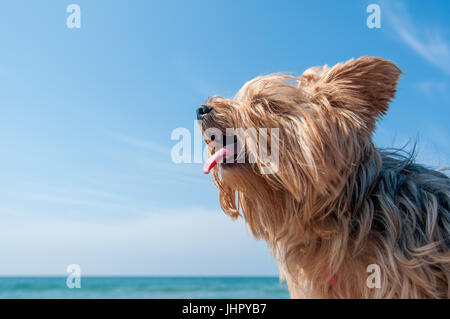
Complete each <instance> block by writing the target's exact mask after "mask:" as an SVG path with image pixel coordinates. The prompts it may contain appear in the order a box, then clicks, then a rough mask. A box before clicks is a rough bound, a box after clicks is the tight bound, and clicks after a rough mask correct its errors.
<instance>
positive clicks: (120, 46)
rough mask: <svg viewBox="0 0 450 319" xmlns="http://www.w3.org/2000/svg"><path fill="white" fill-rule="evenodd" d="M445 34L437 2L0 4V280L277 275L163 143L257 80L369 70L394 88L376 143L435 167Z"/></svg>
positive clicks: (449, 54) (444, 127) (444, 140)
mask: <svg viewBox="0 0 450 319" xmlns="http://www.w3.org/2000/svg"><path fill="white" fill-rule="evenodd" d="M71 3H76V4H79V5H80V7H81V29H68V28H67V27H66V18H67V16H68V15H69V14H68V13H66V7H67V6H68V5H69V4H71ZM370 3H378V4H379V5H380V7H381V24H382V27H381V28H380V29H368V28H367V26H366V19H367V16H368V13H366V7H367V5H368V4H370ZM448 21H450V2H448V1H433V2H424V1H410V2H409V1H408V2H402V1H397V2H389V1H384V2H380V1H378V2H377V1H339V2H338V1H164V2H163V1H134V0H133V1H101V0H97V1H86V0H78V1H77V0H72V1H22V0H20V1H19V0H15V1H3V2H2V3H1V4H0V40H1V44H2V45H1V50H0V146H1V153H0V154H1V156H0V167H1V169H0V218H1V222H0V255H1V256H3V257H2V263H1V264H0V275H33V274H35V275H65V271H66V267H67V265H69V264H72V263H76V264H79V265H80V266H81V270H82V273H83V274H90V275H113V274H116V275H276V274H277V267H276V264H275V262H274V261H273V260H272V259H271V257H270V256H269V254H268V252H267V250H266V247H265V244H264V243H263V242H257V241H255V240H254V239H253V238H252V237H251V236H250V235H249V234H248V232H247V229H246V226H245V224H244V223H243V222H242V220H240V221H238V222H232V221H231V220H230V219H229V218H228V217H227V216H225V215H224V214H223V213H222V212H221V210H220V207H219V205H218V200H217V190H216V188H215V187H214V186H213V184H212V182H211V180H210V176H204V175H203V174H201V166H202V165H201V164H179V165H176V164H174V163H172V161H171V158H170V150H171V148H172V147H173V145H174V144H175V143H176V142H175V141H172V140H171V139H170V135H171V132H172V131H173V130H174V129H175V128H177V127H185V128H188V129H189V130H190V131H191V132H192V131H193V127H194V110H195V108H196V107H197V106H198V105H199V104H201V103H202V102H204V101H205V100H206V98H207V97H208V96H210V95H214V94H220V95H222V96H232V95H233V94H234V93H235V92H236V90H237V89H239V87H240V86H241V85H242V84H243V83H244V82H246V81H247V80H249V79H251V78H253V77H255V76H257V75H261V74H267V73H272V72H279V71H288V72H293V73H294V74H301V73H302V72H303V71H304V70H305V69H307V68H309V67H310V66H313V65H323V64H328V65H333V64H335V63H337V62H341V61H345V60H348V59H350V58H352V57H359V56H362V55H372V56H381V57H384V58H388V59H391V60H393V61H394V62H395V63H396V64H397V65H398V66H399V67H400V68H401V69H402V70H403V72H404V75H403V77H402V79H401V81H400V83H399V86H398V89H399V92H398V94H397V97H396V99H395V100H394V101H393V103H392V104H391V108H390V110H389V112H388V113H387V116H386V117H385V119H384V120H383V121H381V122H380V123H379V125H378V128H377V131H376V134H375V142H376V144H377V145H379V146H401V145H403V144H405V143H407V142H408V141H409V140H414V139H417V140H418V150H419V156H418V159H419V160H420V161H421V162H423V163H425V164H428V165H432V166H439V167H445V166H447V167H448V166H450V142H449V136H450V128H449V126H448V119H449V118H450V109H449V104H450V94H449V86H450V26H449V23H448Z"/></svg>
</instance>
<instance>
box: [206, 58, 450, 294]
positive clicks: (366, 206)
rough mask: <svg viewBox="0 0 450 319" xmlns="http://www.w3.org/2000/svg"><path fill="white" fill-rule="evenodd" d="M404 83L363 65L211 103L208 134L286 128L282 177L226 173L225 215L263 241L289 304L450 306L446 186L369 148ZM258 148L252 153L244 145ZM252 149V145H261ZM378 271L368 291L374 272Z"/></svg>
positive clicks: (271, 78) (219, 180)
mask: <svg viewBox="0 0 450 319" xmlns="http://www.w3.org/2000/svg"><path fill="white" fill-rule="evenodd" d="M400 74H401V71H400V70H399V69H398V68H397V66H395V65H394V64H393V63H391V62H390V61H387V60H384V59H381V58H377V57H362V58H359V59H357V60H350V61H348V62H346V63H343V64H338V65H336V66H334V67H332V68H328V67H326V66H325V67H321V68H311V69H309V70H307V71H306V72H305V73H304V74H303V75H302V76H300V77H294V76H289V75H285V74H272V75H267V76H261V77H257V78H255V79H253V80H251V81H250V82H248V83H246V84H245V85H244V86H243V87H242V88H241V89H240V90H239V92H238V93H237V94H236V96H235V97H234V98H231V99H225V98H221V97H214V98H211V99H210V100H209V101H208V103H207V105H208V106H210V107H212V112H211V113H210V114H208V115H207V116H205V117H204V119H203V121H202V128H203V129H204V130H206V129H207V128H209V127H218V128H220V129H225V128H244V129H245V128H249V127H255V128H279V140H278V141H277V142H278V143H279V169H278V171H277V172H276V173H274V174H261V173H260V172H261V165H262V164H261V162H260V161H259V160H258V154H257V152H254V150H255V147H252V145H248V146H247V152H254V154H252V155H253V156H254V157H255V158H256V159H257V161H256V163H245V164H231V165H227V164H225V165H218V166H216V167H215V168H214V169H213V171H212V175H213V180H214V183H215V184H216V185H217V187H218V189H219V200H220V204H221V206H222V208H223V210H224V211H225V212H226V213H227V214H229V215H230V216H232V217H233V218H236V217H238V216H239V215H242V216H243V218H244V219H245V221H246V223H247V224H248V227H249V229H250V231H251V232H252V233H253V235H254V236H255V237H257V238H262V239H264V240H265V241H266V242H267V244H268V247H269V248H270V250H271V252H272V254H273V256H274V257H275V258H276V260H277V262H278V264H279V267H280V273H281V276H282V277H284V278H286V280H287V283H288V287H289V291H290V294H291V296H292V297H293V298H299V297H307V298H449V297H450V288H449V280H450V252H449V246H450V182H449V178H448V177H447V176H446V175H444V174H443V173H440V172H437V171H433V170H430V169H427V168H425V167H424V166H421V165H419V164H415V163H414V162H413V161H412V159H411V157H409V156H408V155H406V156H405V155H402V154H401V153H400V152H391V153H389V152H386V151H381V150H378V149H377V148H375V147H374V145H373V143H372V138H371V137H372V133H373V130H374V128H375V122H376V120H377V119H378V118H379V117H380V116H382V115H384V114H385V112H386V110H387V108H388V104H389V102H390V100H391V99H392V98H393V97H394V95H395V92H396V85H397V81H398V79H399V76H400ZM249 143H255V142H254V141H253V142H249V141H247V144H249ZM253 146H255V145H253ZM371 264H376V265H378V266H379V267H380V269H381V285H380V288H376V287H375V288H374V287H369V285H368V284H367V278H368V276H369V275H370V273H368V272H367V267H368V265H371Z"/></svg>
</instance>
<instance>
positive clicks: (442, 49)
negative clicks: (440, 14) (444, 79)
mask: <svg viewBox="0 0 450 319" xmlns="http://www.w3.org/2000/svg"><path fill="white" fill-rule="evenodd" d="M382 8H383V9H385V10H383V12H384V13H386V16H387V19H388V21H389V23H390V24H391V25H392V27H393V28H394V30H395V31H396V32H397V34H398V35H399V36H400V38H401V39H402V40H403V41H404V42H405V43H406V44H407V45H408V46H409V47H410V48H411V49H413V50H414V51H415V52H417V53H418V54H419V55H421V56H422V57H423V58H424V59H426V60H427V61H428V62H430V63H432V64H434V65H435V66H436V67H438V68H439V69H441V70H442V71H443V72H445V73H447V74H450V44H449V40H448V39H446V38H445V37H444V36H443V32H442V30H441V29H439V28H437V27H433V28H432V27H427V26H423V25H418V24H417V23H416V22H415V21H414V20H413V17H412V16H411V15H410V14H409V13H408V11H407V8H406V5H405V4H404V3H403V2H400V1H398V2H394V3H392V2H387V1H386V2H383V5H382Z"/></svg>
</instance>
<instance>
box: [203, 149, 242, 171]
mask: <svg viewBox="0 0 450 319" xmlns="http://www.w3.org/2000/svg"><path fill="white" fill-rule="evenodd" d="M234 154H236V150H235V144H229V145H227V146H225V147H222V148H221V149H220V150H218V151H217V152H215V153H214V154H213V155H211V156H210V157H209V158H208V160H207V161H206V162H205V165H203V174H209V172H210V171H211V169H212V168H213V167H214V166H216V164H217V163H218V162H219V161H220V160H222V159H224V158H226V157H227V156H230V155H234Z"/></svg>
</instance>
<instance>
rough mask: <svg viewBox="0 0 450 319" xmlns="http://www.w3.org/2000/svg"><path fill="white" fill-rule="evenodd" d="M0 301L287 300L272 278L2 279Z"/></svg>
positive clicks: (285, 291)
mask: <svg viewBox="0 0 450 319" xmlns="http://www.w3.org/2000/svg"><path fill="white" fill-rule="evenodd" d="M0 298H193V299H195V298H289V294H288V291H287V286H286V283H284V282H283V283H280V281H279V279H278V278H272V277H261V278H260V277H251V278H248V277H205V278H203V277H82V278H81V288H72V289H69V288H67V285H66V277H2V278H0Z"/></svg>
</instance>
